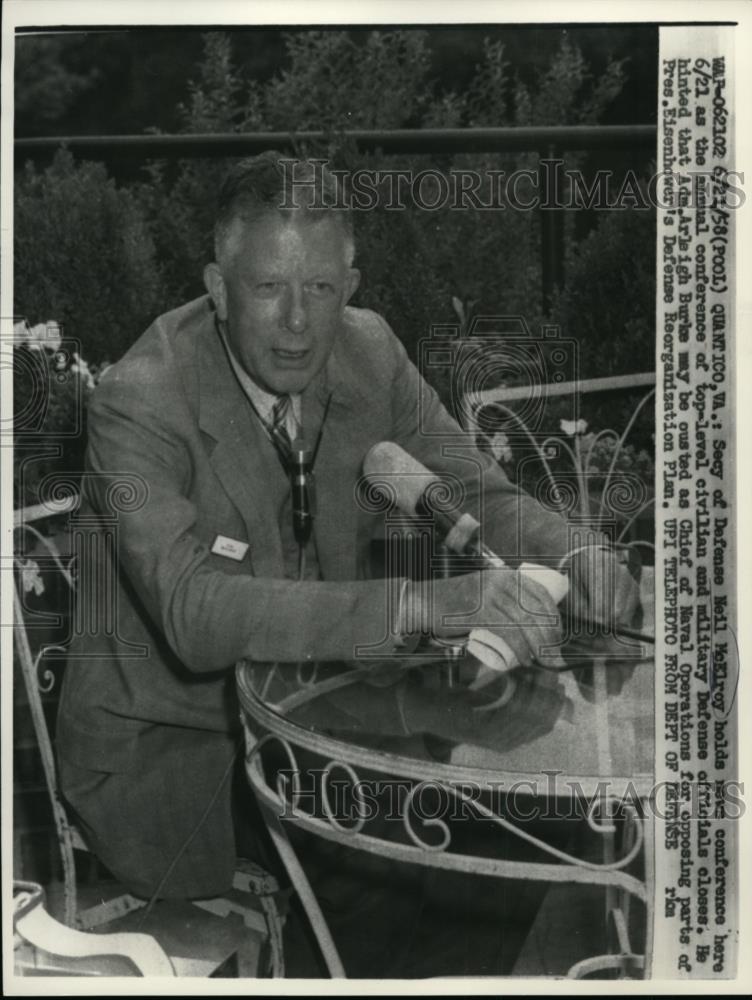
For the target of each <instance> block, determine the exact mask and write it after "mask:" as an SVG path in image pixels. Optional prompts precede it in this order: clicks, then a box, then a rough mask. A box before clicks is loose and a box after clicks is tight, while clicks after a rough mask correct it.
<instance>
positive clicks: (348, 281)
mask: <svg viewBox="0 0 752 1000" xmlns="http://www.w3.org/2000/svg"><path fill="white" fill-rule="evenodd" d="M359 285H360V271H359V270H358V269H357V267H351V268H349V270H348V272H347V277H346V278H345V301H344V302H343V306H346V305H347V303H348V302H349V301H350V299H351V298H352V297H353V295H355V293H356V292H357V290H358V286H359Z"/></svg>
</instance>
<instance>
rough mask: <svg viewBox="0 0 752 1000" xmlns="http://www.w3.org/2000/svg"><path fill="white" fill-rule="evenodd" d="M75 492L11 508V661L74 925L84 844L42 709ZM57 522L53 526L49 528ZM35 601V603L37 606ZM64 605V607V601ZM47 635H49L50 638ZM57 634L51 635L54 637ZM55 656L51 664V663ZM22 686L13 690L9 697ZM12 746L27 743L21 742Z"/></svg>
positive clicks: (61, 611)
mask: <svg viewBox="0 0 752 1000" xmlns="http://www.w3.org/2000/svg"><path fill="white" fill-rule="evenodd" d="M77 505H78V497H77V496H75V495H72V496H69V497H67V498H66V499H65V501H64V502H63V503H60V504H54V505H52V504H39V505H37V506H35V507H26V508H23V509H21V510H17V511H15V513H14V524H13V527H14V543H15V544H14V559H13V562H14V571H15V572H14V595H13V597H14V631H13V637H14V647H15V655H16V662H17V664H18V665H19V667H20V671H21V675H22V677H23V682H24V692H23V693H25V696H26V701H27V705H28V710H29V714H30V717H31V721H32V725H33V731H34V742H35V743H36V748H37V749H38V752H39V755H40V757H41V765H42V770H43V773H44V782H45V786H46V790H47V793H48V797H49V801H50V805H51V808H52V816H53V819H54V824H55V832H56V835H57V844H58V849H59V852H60V858H61V862H62V872H63V891H64V903H65V917H64V919H65V922H66V924H68V925H69V926H71V927H72V926H74V924H75V918H76V875H75V863H74V856H73V849H74V847H81V848H85V844H84V843H83V841H82V840H81V838H80V836H79V835H78V834H77V832H76V831H75V829H74V828H73V827H72V825H71V824H70V822H69V820H68V817H67V814H66V811H65V807H64V805H63V801H62V798H61V795H60V788H59V784H58V778H57V768H56V764H55V755H54V751H53V745H52V738H51V735H50V729H49V723H48V714H51V712H53V711H54V708H55V704H54V702H56V698H55V697H54V695H55V694H56V693H57V692H56V690H55V689H56V687H57V686H58V679H59V676H60V664H61V663H62V661H63V660H64V657H65V655H66V649H65V646H64V645H63V644H61V641H62V640H61V636H64V632H65V623H66V617H67V616H66V614H65V611H66V610H68V611H69V610H70V608H71V605H72V599H73V593H74V589H75V580H74V575H73V572H72V562H73V555H72V554H71V553H68V552H64V551H61V544H62V541H61V540H62V538H63V537H64V534H63V533H60V531H59V527H60V518H61V516H64V515H66V514H68V513H69V512H70V511H72V510H74V509H75V508H76V507H77ZM56 525H57V528H58V530H57V531H55V530H54V529H55V526H56ZM40 605H41V606H40ZM64 605H67V609H66V608H65V607H64ZM50 640H52V641H50ZM55 640H57V641H55ZM55 659H56V660H57V661H58V662H57V666H56V669H53V667H52V664H53V662H54V660H55ZM21 697H22V692H21V691H19V690H16V691H15V692H14V703H15V704H16V705H18V704H19V702H20V701H21ZM14 749H15V752H16V753H18V752H19V750H21V749H29V750H31V749H32V748H31V747H30V746H29V745H28V744H27V743H26V742H22V744H21V746H19V745H18V744H16V746H15V748H14Z"/></svg>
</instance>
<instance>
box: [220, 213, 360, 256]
mask: <svg viewBox="0 0 752 1000" xmlns="http://www.w3.org/2000/svg"><path fill="white" fill-rule="evenodd" d="M226 239H227V242H228V244H230V246H229V247H228V249H230V253H231V254H233V255H234V254H235V253H236V252H237V251H242V250H243V249H248V250H249V251H251V250H252V251H254V253H255V254H258V252H259V250H260V249H261V246H262V247H263V251H264V253H265V254H268V255H269V256H274V257H280V258H290V259H293V258H298V257H304V256H306V255H307V254H308V253H310V252H313V253H315V252H316V250H317V249H319V248H325V249H326V252H327V255H328V254H331V253H334V254H336V258H338V257H339V250H340V248H344V246H345V242H346V240H345V233H344V230H343V228H342V226H341V225H340V224H339V223H338V221H337V220H336V219H335V218H334V217H333V216H332V214H331V213H329V212H323V211H322V212H319V211H309V210H307V209H300V208H293V209H282V210H276V209H272V210H268V211H264V212H261V213H254V214H253V215H249V216H244V215H238V216H235V218H234V219H233V220H232V222H231V224H230V227H229V229H228V232H227V237H226ZM260 244H261V246H260Z"/></svg>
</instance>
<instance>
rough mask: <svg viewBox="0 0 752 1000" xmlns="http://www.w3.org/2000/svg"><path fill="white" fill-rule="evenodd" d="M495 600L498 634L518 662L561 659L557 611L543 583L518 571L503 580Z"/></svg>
mask: <svg viewBox="0 0 752 1000" xmlns="http://www.w3.org/2000/svg"><path fill="white" fill-rule="evenodd" d="M492 572H493V571H492ZM495 597H496V602H497V608H498V612H499V615H500V618H501V622H500V628H499V631H500V634H501V635H502V636H503V637H504V639H505V640H506V641H508V642H509V645H510V646H512V648H513V649H514V650H515V652H516V653H517V654H518V657H519V659H520V662H521V663H523V664H526V663H529V662H531V660H537V661H540V662H544V663H547V662H549V661H554V662H556V661H558V660H559V659H560V656H559V654H558V646H559V645H560V644H561V639H562V635H561V621H560V618H559V610H558V608H557V606H556V604H555V602H554V600H553V598H552V597H551V595H550V594H549V592H548V591H547V590H546V588H545V587H544V586H543V585H542V584H540V583H538V582H537V581H535V580H534V579H531V578H530V577H528V576H526V575H525V574H522V573H518V572H517V573H514V574H513V575H512V576H510V577H507V578H506V579H505V580H504V581H503V586H502V588H501V592H500V593H499V592H497V593H496V595H495Z"/></svg>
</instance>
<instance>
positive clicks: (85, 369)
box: [71, 351, 95, 389]
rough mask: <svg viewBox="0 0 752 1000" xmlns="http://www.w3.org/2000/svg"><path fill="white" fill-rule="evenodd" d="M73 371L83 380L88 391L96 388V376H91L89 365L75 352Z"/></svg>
mask: <svg viewBox="0 0 752 1000" xmlns="http://www.w3.org/2000/svg"><path fill="white" fill-rule="evenodd" d="M71 371H72V372H76V373H77V374H78V375H79V376H80V377H81V379H83V381H84V383H85V384H86V388H87V389H93V388H94V386H95V382H94V376H93V375H92V374H91V371H90V370H89V366H88V365H87V363H86V362H85V361H84V359H83V358H82V357H81V356H80V355H79V354H78V353H77V352H76V351H74V352H73V364H72V365H71Z"/></svg>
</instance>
